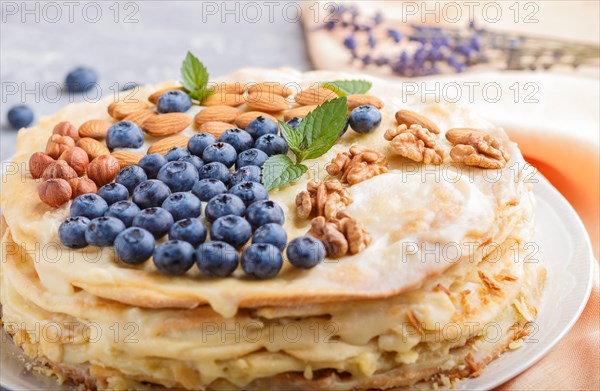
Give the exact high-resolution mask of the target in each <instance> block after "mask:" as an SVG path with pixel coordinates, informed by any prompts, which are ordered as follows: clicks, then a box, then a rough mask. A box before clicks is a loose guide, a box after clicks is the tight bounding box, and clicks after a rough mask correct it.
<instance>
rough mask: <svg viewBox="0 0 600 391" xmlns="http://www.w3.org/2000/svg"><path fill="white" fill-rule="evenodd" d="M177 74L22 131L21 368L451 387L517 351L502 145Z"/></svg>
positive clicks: (465, 128) (526, 277)
mask: <svg viewBox="0 0 600 391" xmlns="http://www.w3.org/2000/svg"><path fill="white" fill-rule="evenodd" d="M186 64H187V66H191V68H189V69H191V72H188V73H185V72H184V74H183V75H182V76H183V82H182V83H181V84H180V83H178V82H165V83H163V84H160V85H156V86H145V87H138V88H136V89H134V90H133V91H126V92H123V93H122V94H121V95H120V97H119V100H118V101H114V99H113V98H112V97H110V98H107V99H105V100H102V101H100V102H97V103H80V104H72V105H69V106H67V107H65V108H64V109H63V110H61V111H60V112H58V113H57V114H55V115H53V116H50V117H46V118H42V119H41V120H40V121H39V123H38V124H37V125H36V126H35V127H32V128H28V129H21V131H20V132H19V136H18V143H17V152H16V155H15V156H14V157H13V158H12V159H11V164H10V166H11V169H10V170H5V171H4V172H3V176H2V179H3V182H4V186H3V191H2V217H3V220H4V221H3V226H4V230H3V246H2V261H3V262H2V265H1V269H0V270H1V282H0V284H1V296H0V300H1V303H2V322H3V327H4V329H5V331H6V332H7V333H8V334H9V335H11V336H12V339H13V340H14V342H15V343H16V344H17V345H18V346H20V347H21V348H22V349H23V351H24V352H25V354H26V355H27V356H29V357H30V358H31V359H32V361H33V363H34V365H33V366H34V368H36V369H37V370H39V371H41V372H42V373H44V374H46V375H51V376H56V377H57V378H58V380H59V381H61V382H63V381H69V382H73V383H76V384H81V385H83V386H84V387H86V388H90V389H111V390H113V389H115V390H116V389H119V390H120V389H140V388H143V387H146V386H149V385H155V386H159V387H174V388H183V389H210V390H222V389H223V390H224V389H240V390H241V389H244V390H268V389H273V390H281V389H285V390H292V389H298V390H308V389H318V390H354V389H388V388H393V387H396V388H401V387H413V386H415V385H417V384H418V385H420V386H421V385H422V386H423V387H437V386H447V387H449V386H451V385H452V384H453V383H454V382H455V381H458V380H459V379H464V378H468V377H476V376H479V375H480V374H482V373H484V372H485V369H484V367H485V366H486V365H487V364H488V363H489V362H490V361H491V360H493V359H494V358H496V357H497V356H498V355H500V354H501V353H503V352H504V351H507V350H511V349H516V348H519V346H520V345H521V342H522V338H523V337H524V336H526V335H527V333H528V331H529V323H530V322H532V321H533V320H534V318H535V316H536V314H537V310H536V307H537V306H538V305H539V300H540V296H541V293H542V287H543V282H544V276H545V272H544V268H543V267H542V266H541V264H540V263H539V262H528V257H529V256H530V251H526V248H527V245H528V244H531V242H532V238H533V231H534V219H533V218H534V204H535V201H534V197H533V193H532V189H531V185H530V184H529V183H528V182H529V181H528V179H529V178H530V172H529V171H528V169H527V165H526V164H525V161H524V160H523V157H522V156H521V153H520V152H519V149H518V148H517V145H516V144H515V143H513V142H511V141H510V140H509V138H508V137H507V135H506V134H505V132H504V131H503V130H502V129H499V128H497V127H494V126H493V125H491V124H489V123H487V122H485V121H483V120H481V119H479V118H477V117H476V116H475V115H474V114H473V113H472V112H471V111H469V110H468V109H467V108H465V107H462V106H459V105H456V104H450V103H436V102H430V101H419V100H416V99H414V100H413V99H409V98H407V97H406V96H404V94H403V90H402V87H401V85H398V84H393V83H390V82H388V81H384V80H379V79H374V78H371V77H367V76H364V75H357V74H347V73H336V72H324V71H319V72H306V73H300V72H297V71H294V70H290V69H275V70H270V69H242V70H240V71H238V72H235V73H233V74H229V75H227V76H224V77H222V78H219V79H211V82H210V83H208V84H207V82H206V80H208V74H204V73H205V72H206V70H205V69H204V68H203V67H197V66H194V65H198V64H199V61H198V60H197V59H196V58H195V57H193V56H192V55H188V57H187V58H186V61H185V62H184V69H185V67H186ZM194 72H195V73H194ZM202 72H204V73H202ZM284 121H285V122H284ZM506 354H510V352H507V353H506Z"/></svg>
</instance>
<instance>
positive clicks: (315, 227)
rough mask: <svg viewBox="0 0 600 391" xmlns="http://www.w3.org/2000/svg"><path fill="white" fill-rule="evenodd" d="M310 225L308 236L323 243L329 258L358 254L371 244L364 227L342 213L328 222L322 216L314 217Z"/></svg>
mask: <svg viewBox="0 0 600 391" xmlns="http://www.w3.org/2000/svg"><path fill="white" fill-rule="evenodd" d="M310 224H311V228H310V230H309V231H308V235H311V236H314V237H315V238H317V239H319V240H321V241H322V242H323V244H324V245H325V250H326V251H327V256H328V257H330V258H338V257H341V256H344V255H346V254H358V253H359V252H361V251H363V250H364V249H365V248H367V246H368V245H369V244H370V243H371V236H370V235H369V233H368V232H367V231H366V230H365V228H364V226H363V225H362V224H360V223H359V222H358V221H357V220H356V219H354V218H352V217H351V216H349V215H348V214H347V213H346V212H344V211H342V212H338V213H337V215H336V216H335V218H334V219H332V220H330V221H328V220H326V219H325V218H324V217H323V216H319V217H315V218H314V219H312V221H311V222H310Z"/></svg>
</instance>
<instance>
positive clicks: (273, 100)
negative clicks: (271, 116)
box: [246, 92, 290, 113]
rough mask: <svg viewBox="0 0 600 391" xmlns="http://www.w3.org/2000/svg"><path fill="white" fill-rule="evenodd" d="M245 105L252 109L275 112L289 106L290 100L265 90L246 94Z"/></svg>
mask: <svg viewBox="0 0 600 391" xmlns="http://www.w3.org/2000/svg"><path fill="white" fill-rule="evenodd" d="M246 106H248V108H249V109H250V110H253V111H264V112H267V113H275V112H277V111H282V110H286V109H289V108H290V102H289V101H288V100H287V99H286V98H284V97H283V96H281V95H276V94H268V93H265V92H260V93H256V92H255V93H252V94H248V96H247V97H246Z"/></svg>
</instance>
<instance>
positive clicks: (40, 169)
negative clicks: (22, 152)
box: [29, 152, 54, 179]
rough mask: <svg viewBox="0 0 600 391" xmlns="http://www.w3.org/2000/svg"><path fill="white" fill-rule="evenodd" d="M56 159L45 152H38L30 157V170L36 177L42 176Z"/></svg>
mask: <svg viewBox="0 0 600 391" xmlns="http://www.w3.org/2000/svg"><path fill="white" fill-rule="evenodd" d="M53 162H54V159H52V158H51V157H50V156H48V155H46V154H45V153H43V152H36V153H34V154H33V155H31V157H30V158H29V172H30V173H31V176H32V177H33V178H35V179H37V178H41V177H42V174H43V173H44V170H45V169H46V167H48V165H49V164H50V163H53Z"/></svg>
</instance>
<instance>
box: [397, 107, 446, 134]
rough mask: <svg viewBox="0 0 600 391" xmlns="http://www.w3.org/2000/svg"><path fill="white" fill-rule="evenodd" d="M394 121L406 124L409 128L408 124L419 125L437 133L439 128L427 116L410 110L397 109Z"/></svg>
mask: <svg viewBox="0 0 600 391" xmlns="http://www.w3.org/2000/svg"><path fill="white" fill-rule="evenodd" d="M396 122H398V125H406V126H407V127H409V128H410V125H421V126H422V127H424V128H427V130H429V131H430V132H433V133H436V134H439V133H440V128H438V127H437V125H436V124H435V123H433V121H431V120H430V119H429V118H426V117H423V116H422V115H421V114H417V113H415V112H414V111H410V110H399V111H398V112H396Z"/></svg>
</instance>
